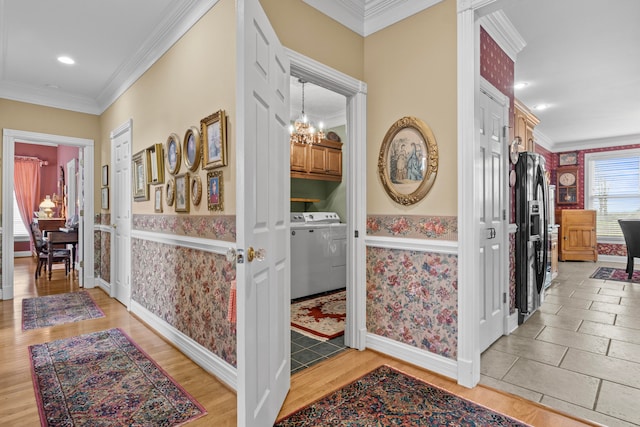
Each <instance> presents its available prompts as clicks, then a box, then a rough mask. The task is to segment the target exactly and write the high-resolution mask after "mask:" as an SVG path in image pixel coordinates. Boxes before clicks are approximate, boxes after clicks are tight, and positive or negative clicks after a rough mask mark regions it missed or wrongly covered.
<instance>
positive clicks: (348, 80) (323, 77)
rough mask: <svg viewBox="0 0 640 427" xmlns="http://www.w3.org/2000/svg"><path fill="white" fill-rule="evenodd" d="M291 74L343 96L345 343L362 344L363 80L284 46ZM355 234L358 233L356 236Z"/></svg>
mask: <svg viewBox="0 0 640 427" xmlns="http://www.w3.org/2000/svg"><path fill="white" fill-rule="evenodd" d="M285 51H286V53H287V55H288V56H289V61H290V62H291V71H290V73H291V75H294V76H296V77H300V78H303V79H304V80H305V81H307V82H309V83H313V84H316V85H318V86H322V87H324V88H326V89H329V90H331V91H333V92H336V93H339V94H341V95H344V96H345V97H346V98H347V141H348V143H347V144H345V145H346V152H345V151H343V162H345V161H346V164H347V167H346V168H343V170H346V174H345V173H343V175H342V176H343V179H345V180H346V190H347V191H346V193H347V218H346V222H347V237H348V238H347V318H346V329H345V345H347V346H348V347H352V348H356V349H358V350H364V349H365V347H366V336H367V325H366V299H367V292H366V291H367V289H366V280H365V277H366V264H365V263H366V245H365V241H364V240H365V239H364V238H365V235H366V225H367V209H366V206H367V199H366V195H367V182H366V176H367V175H366V172H367V171H366V157H367V156H366V149H367V138H366V136H367V135H366V133H367V132H366V129H367V84H366V83H364V82H362V81H360V80H358V79H355V78H353V77H351V76H348V75H346V74H344V73H341V72H340V71H337V70H335V69H333V68H331V67H329V66H327V65H324V64H322V63H320V62H318V61H316V60H314V59H311V58H309V57H307V56H304V55H302V54H300V53H298V52H296V51H293V50H291V49H288V48H286V47H285ZM356 236H358V237H356Z"/></svg>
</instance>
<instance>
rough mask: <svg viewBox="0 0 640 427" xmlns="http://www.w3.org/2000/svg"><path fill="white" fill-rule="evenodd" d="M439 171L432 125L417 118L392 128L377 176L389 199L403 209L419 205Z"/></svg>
mask: <svg viewBox="0 0 640 427" xmlns="http://www.w3.org/2000/svg"><path fill="white" fill-rule="evenodd" d="M437 172H438V144H437V143H436V139H435V137H434V136H433V132H431V129H430V128H429V126H428V125H427V124H426V123H425V122H423V121H422V120H420V119H418V118H416V117H403V118H401V119H399V120H398V121H396V122H395V123H394V124H393V125H391V127H390V128H389V130H388V131H387V134H386V135H385V137H384V140H383V142H382V147H381V148H380V155H379V156H378V175H379V176H380V180H381V181H382V185H383V187H384V189H385V191H386V192H387V194H388V195H389V197H391V199H393V201H395V202H396V203H399V204H401V205H404V206H408V205H413V204H415V203H418V202H419V201H420V200H422V199H423V198H424V197H425V196H426V195H427V193H428V192H429V190H430V189H431V187H432V186H433V183H434V182H435V179H436V175H437Z"/></svg>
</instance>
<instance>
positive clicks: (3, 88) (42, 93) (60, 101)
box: [0, 81, 102, 115]
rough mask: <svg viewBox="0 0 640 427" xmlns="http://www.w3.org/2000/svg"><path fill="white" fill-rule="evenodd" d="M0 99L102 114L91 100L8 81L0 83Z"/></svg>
mask: <svg viewBox="0 0 640 427" xmlns="http://www.w3.org/2000/svg"><path fill="white" fill-rule="evenodd" d="M0 98H4V99H10V100H12V101H19V102H26V103H28V104H37V105H44V106H45V107H52V108H60V109H62V110H70V111H76V112H78V113H87V114H95V115H98V114H100V113H101V112H102V111H101V110H100V107H99V106H98V103H97V102H96V101H95V100H94V99H92V98H89V97H84V96H75V95H70V94H68V93H64V92H61V91H59V90H57V89H50V88H43V87H35V86H33V85H25V84H22V83H16V82H9V81H0Z"/></svg>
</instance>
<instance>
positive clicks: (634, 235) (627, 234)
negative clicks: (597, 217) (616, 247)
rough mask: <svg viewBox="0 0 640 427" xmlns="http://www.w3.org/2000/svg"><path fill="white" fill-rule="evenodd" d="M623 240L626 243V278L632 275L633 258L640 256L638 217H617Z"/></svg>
mask: <svg viewBox="0 0 640 427" xmlns="http://www.w3.org/2000/svg"><path fill="white" fill-rule="evenodd" d="M618 224H620V228H621V229H622V234H623V235H624V241H625V243H626V244H627V270H626V271H627V274H628V275H629V276H628V277H627V278H628V279H631V277H632V276H633V259H634V258H640V219H619V220H618Z"/></svg>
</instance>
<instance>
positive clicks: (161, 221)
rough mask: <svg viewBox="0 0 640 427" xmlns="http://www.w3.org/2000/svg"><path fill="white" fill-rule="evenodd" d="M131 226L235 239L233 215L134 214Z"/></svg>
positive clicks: (164, 231) (149, 229)
mask: <svg viewBox="0 0 640 427" xmlns="http://www.w3.org/2000/svg"><path fill="white" fill-rule="evenodd" d="M133 228H134V229H136V230H144V231H155V232H158V233H165V234H175V235H180V236H190V237H202V238H204V239H215V240H224V241H227V242H235V241H236V217H235V215H224V216H221V215H215V216H213V215H134V216H133Z"/></svg>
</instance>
